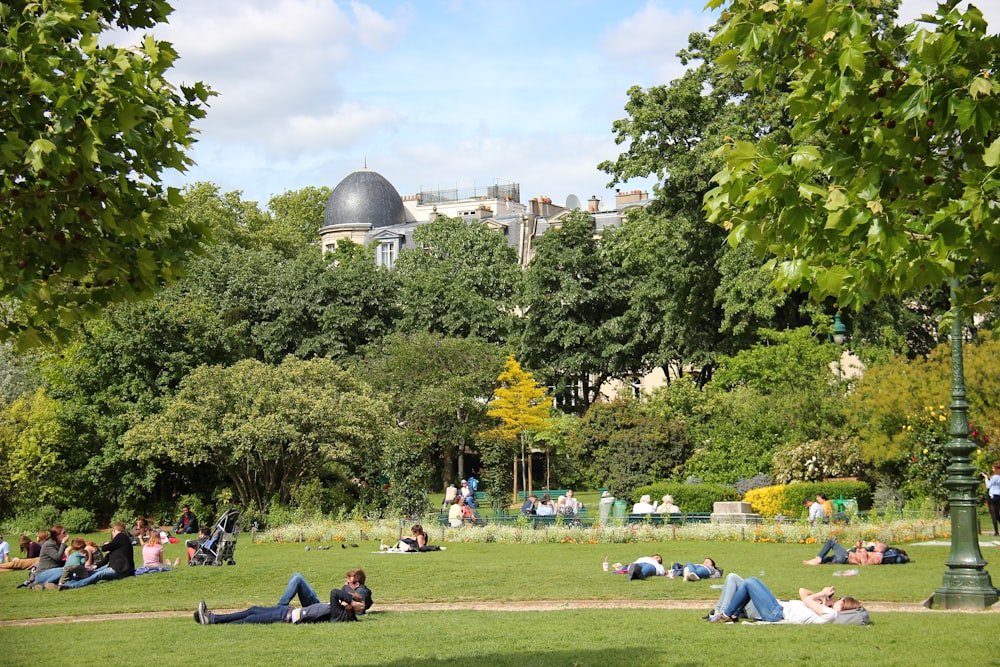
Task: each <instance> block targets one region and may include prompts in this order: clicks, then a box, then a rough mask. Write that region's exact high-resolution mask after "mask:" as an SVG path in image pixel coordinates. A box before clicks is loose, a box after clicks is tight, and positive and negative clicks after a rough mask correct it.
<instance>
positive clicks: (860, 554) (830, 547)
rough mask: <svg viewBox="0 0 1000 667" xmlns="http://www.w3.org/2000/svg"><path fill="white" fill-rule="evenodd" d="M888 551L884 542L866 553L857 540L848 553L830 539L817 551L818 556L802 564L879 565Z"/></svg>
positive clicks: (887, 546)
mask: <svg viewBox="0 0 1000 667" xmlns="http://www.w3.org/2000/svg"><path fill="white" fill-rule="evenodd" d="M888 550H889V545H888V544H886V543H885V542H876V543H875V546H874V547H873V548H872V550H871V551H868V550H867V549H865V547H864V545H863V544H862V543H861V540H858V542H857V543H856V544H855V545H854V548H853V549H851V550H850V551H848V550H847V549H845V548H844V547H843V545H841V544H840V543H839V542H837V540H835V539H833V538H832V537H831V538H830V539H828V540H827V541H826V543H825V544H823V548H821V549H820V550H819V554H818V555H817V556H816V557H815V558H810V559H809V560H804V561H802V564H803V565H827V564H830V563H832V564H834V565H843V564H844V563H850V564H851V565H881V564H882V557H883V555H884V554H885V552H886V551H888Z"/></svg>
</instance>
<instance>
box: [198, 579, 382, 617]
mask: <svg viewBox="0 0 1000 667" xmlns="http://www.w3.org/2000/svg"><path fill="white" fill-rule="evenodd" d="M365 579H366V577H365V571H364V570H361V569H358V570H348V571H347V576H346V581H345V582H344V586H343V588H335V589H333V590H332V591H330V601H329V602H320V600H319V596H318V595H317V594H316V591H315V590H314V589H313V587H312V586H310V585H309V583H308V582H307V581H306V580H305V577H303V576H302V575H301V574H299V573H298V572H296V573H295V574H293V575H292V577H291V579H289V580H288V585H287V586H286V587H285V592H284V594H282V596H281V599H279V600H278V604H277V605H276V606H274V607H256V606H255V607H250V608H249V609H244V610H242V611H237V612H233V613H231V614H214V613H212V612H210V611H209V610H208V605H206V604H205V601H204V600H202V601H201V602H199V603H198V608H197V609H196V610H195V612H194V620H195V621H197V622H198V623H201V624H202V625H216V624H222V623H246V624H250V623H253V624H269V623H295V624H298V623H321V622H329V623H339V622H342V621H356V620H358V615H360V614H364V613H365V612H366V611H367V610H368V609H369V608H370V607H371V606H372V602H373V601H372V592H371V590H370V589H369V588H368V587H367V586H366V585H365ZM296 597H298V598H299V602H300V603H301V604H302V606H301V607H290V606H289V605H290V604H291V603H292V600H294V599H295V598H296Z"/></svg>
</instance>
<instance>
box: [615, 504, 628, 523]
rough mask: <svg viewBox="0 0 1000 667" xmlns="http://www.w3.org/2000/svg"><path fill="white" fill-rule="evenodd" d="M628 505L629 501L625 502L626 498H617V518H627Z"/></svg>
mask: <svg viewBox="0 0 1000 667" xmlns="http://www.w3.org/2000/svg"><path fill="white" fill-rule="evenodd" d="M626 507H628V503H627V502H625V501H624V500H616V501H615V508H614V517H615V518H616V519H624V518H625V508H626Z"/></svg>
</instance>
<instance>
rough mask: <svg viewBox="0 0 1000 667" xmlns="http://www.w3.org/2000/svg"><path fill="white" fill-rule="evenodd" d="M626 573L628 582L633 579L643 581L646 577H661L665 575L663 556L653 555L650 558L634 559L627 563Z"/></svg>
mask: <svg viewBox="0 0 1000 667" xmlns="http://www.w3.org/2000/svg"><path fill="white" fill-rule="evenodd" d="M627 573H628V580H629V581H632V580H633V579H645V578H646V577H652V576H656V575H659V576H661V577H662V576H664V575H665V574H666V573H667V570H666V568H664V567H663V556H661V555H660V554H653V555H652V556H643V557H641V558H636V559H635V560H634V561H632V562H631V563H629V565H628V570H627Z"/></svg>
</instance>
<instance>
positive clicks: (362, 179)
mask: <svg viewBox="0 0 1000 667" xmlns="http://www.w3.org/2000/svg"><path fill="white" fill-rule="evenodd" d="M405 222H406V209H404V208H403V202H402V200H401V199H400V197H399V193H398V192H397V191H396V188H394V187H393V185H392V183H390V182H389V181H388V180H386V178H385V177H384V176H382V175H381V174H379V173H378V172H374V171H371V170H369V169H362V170H361V171H356V172H354V173H352V174H348V175H347V177H346V178H344V180H342V181H341V182H340V183H339V184H338V185H337V187H335V188H334V189H333V192H332V193H330V198H329V199H327V200H326V212H325V214H324V215H323V224H324V226H325V227H333V226H336V225H358V224H365V225H371V226H372V228H373V229H374V228H377V227H388V226H390V225H399V224H403V223H405Z"/></svg>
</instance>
